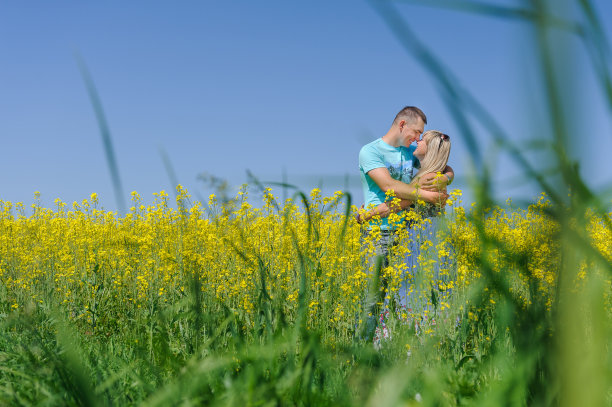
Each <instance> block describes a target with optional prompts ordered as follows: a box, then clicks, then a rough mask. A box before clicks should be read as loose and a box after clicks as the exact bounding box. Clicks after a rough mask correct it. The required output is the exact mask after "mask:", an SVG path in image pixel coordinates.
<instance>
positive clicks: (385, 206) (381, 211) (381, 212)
mask: <svg viewBox="0 0 612 407" xmlns="http://www.w3.org/2000/svg"><path fill="white" fill-rule="evenodd" d="M410 205H412V201H409V200H407V199H400V201H399V203H397V204H395V205H394V202H393V201H389V202H383V203H381V204H379V205H378V206H377V207H375V208H373V209H370V210H369V211H367V212H365V213H361V212H357V214H356V215H355V219H356V220H357V222H358V223H360V224H361V223H364V222H367V221H369V220H370V219H372V218H373V217H375V216H379V217H381V218H386V217H387V216H389V215H391V214H392V213H396V212H399V211H401V210H404V209H408V208H409V207H410Z"/></svg>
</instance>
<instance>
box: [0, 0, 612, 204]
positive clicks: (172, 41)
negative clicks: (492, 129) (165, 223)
mask: <svg viewBox="0 0 612 407" xmlns="http://www.w3.org/2000/svg"><path fill="white" fill-rule="evenodd" d="M490 3H491V4H497V5H503V4H505V5H523V3H524V2H521V1H509V0H508V1H490ZM594 3H595V6H596V9H597V11H598V12H599V15H600V16H602V18H601V19H602V22H603V23H604V24H606V27H605V29H606V30H607V34H608V38H612V23H611V22H610V19H609V18H605V17H603V16H611V15H612V3H611V2H610V1H609V0H597V1H595V2H594ZM395 8H396V9H397V12H398V14H399V15H400V16H401V17H402V19H404V21H406V22H407V23H408V24H409V26H410V28H411V30H413V32H414V33H415V34H416V36H417V37H418V38H419V39H420V40H421V41H423V42H424V43H425V44H426V45H427V47H428V48H429V49H430V50H431V51H432V52H433V53H434V54H435V55H436V56H437V57H438V58H440V59H442V60H443V61H444V62H445V63H446V64H447V65H448V66H449V67H450V68H451V69H452V71H453V72H454V74H455V75H456V78H457V80H458V81H459V82H460V83H461V85H462V86H463V88H465V89H468V90H469V91H470V92H471V93H472V94H473V95H474V96H475V97H477V98H478V99H479V100H480V101H481V102H482V103H483V105H485V106H486V107H487V108H488V109H489V110H490V112H491V113H492V115H493V116H494V117H495V118H496V119H497V120H498V121H499V122H500V123H501V125H502V126H503V127H504V128H505V129H506V131H507V132H508V134H509V135H510V136H511V137H512V139H513V140H515V141H517V142H519V143H523V142H524V145H525V146H526V145H527V144H528V143H527V142H528V140H531V139H534V138H536V137H538V135H539V134H541V132H542V131H543V130H542V128H544V129H545V127H546V125H545V124H544V123H540V121H539V119H540V118H541V115H542V112H541V111H540V110H538V107H537V100H538V98H539V95H540V93H539V91H538V87H539V86H540V82H539V80H538V78H537V76H536V75H535V74H534V72H535V65H534V59H533V58H532V57H531V54H530V49H532V42H533V40H532V37H531V35H530V33H531V32H530V29H529V26H528V25H527V24H525V23H522V22H517V21H509V20H500V19H492V18H488V17H483V16H476V15H470V14H466V13H461V12H457V11H451V10H441V9H438V8H431V7H424V6H419V5H414V4H411V3H410V2H397V3H396V4H395ZM0 37H1V38H2V39H3V40H2V41H1V42H0V55H1V56H0V137H1V138H2V141H3V148H2V152H1V156H2V159H1V160H0V199H3V200H9V201H13V202H15V201H23V202H24V203H26V204H29V203H31V202H33V195H34V191H40V192H41V194H42V200H43V203H44V204H46V205H51V204H52V202H53V200H54V199H55V198H58V197H59V198H61V199H62V200H64V201H65V202H69V203H71V202H73V201H75V200H77V201H80V200H82V199H84V198H87V197H88V196H89V195H90V194H91V193H92V192H97V193H98V194H99V196H100V198H101V201H102V204H103V206H104V207H105V208H108V209H116V203H115V197H114V194H113V187H112V183H111V177H110V174H109V170H108V166H107V164H106V159H105V156H104V149H103V146H102V141H101V137H100V132H99V129H98V125H97V122H96V119H95V115H94V112H93V110H92V106H91V103H90V100H89V98H88V94H87V91H86V88H85V86H84V83H83V79H82V77H81V75H80V73H79V69H78V65H77V63H76V59H75V56H74V54H75V52H78V53H79V54H80V55H81V56H82V58H83V59H84V60H85V61H86V63H87V65H88V67H89V70H90V72H91V75H92V76H93V78H94V81H95V84H96V87H97V89H98V92H99V95H100V98H101V100H102V104H103V106H104V111H105V113H106V118H107V120H108V124H109V127H110V130H111V136H112V140H113V143H114V149H115V154H116V156H117V161H118V166H119V171H120V174H121V180H122V184H123V190H124V193H125V195H126V196H129V193H130V192H131V191H134V190H135V191H138V192H139V193H140V194H141V195H142V196H143V197H144V198H145V200H147V201H151V200H152V194H153V193H154V192H158V191H160V190H162V189H163V190H166V191H169V190H170V188H171V185H170V181H169V179H168V175H167V172H166V170H165V167H164V164H163V161H162V158H161V155H160V148H162V149H164V150H165V151H166V153H167V155H168V157H169V158H170V161H171V162H172V164H173V166H174V170H175V172H176V176H177V178H178V181H179V182H180V183H182V184H183V185H184V186H186V187H187V189H188V190H190V191H191V192H193V193H196V192H197V193H199V194H200V195H201V196H204V197H206V196H208V194H209V193H211V192H212V190H210V188H207V187H206V186H205V185H204V183H202V182H201V181H198V179H197V176H198V174H200V173H204V172H205V173H208V174H214V175H215V176H217V177H221V178H225V179H227V180H228V181H229V183H230V184H231V185H232V186H238V185H240V184H241V183H243V182H246V181H247V176H246V171H247V170H250V171H251V172H252V173H254V174H255V175H256V176H258V177H259V178H260V179H262V180H264V181H267V180H269V181H280V180H281V179H282V174H283V172H284V173H285V174H286V178H287V180H288V181H289V182H290V183H296V184H298V185H299V186H300V187H301V188H304V189H305V190H309V189H310V188H313V187H316V186H318V185H319V184H320V183H322V186H323V188H324V191H326V192H331V191H334V190H337V189H345V187H347V186H348V190H349V192H351V193H352V194H353V195H354V201H356V202H358V203H360V202H362V201H363V197H362V193H361V189H360V186H359V181H358V163H357V156H358V152H359V149H360V147H361V146H362V145H363V144H365V143H367V142H369V141H371V140H373V139H375V138H377V137H380V136H382V135H383V134H384V133H385V132H386V131H387V130H388V128H389V125H390V123H391V120H392V119H393V117H394V115H395V113H396V112H397V111H398V110H399V109H401V108H402V107H403V106H405V105H416V106H419V107H421V108H422V109H423V110H424V111H425V113H426V114H427V116H428V119H429V124H428V126H427V127H426V128H428V129H438V130H442V131H444V132H447V133H449V134H450V135H451V136H452V137H453V138H452V140H453V147H452V152H451V160H450V164H451V165H452V166H453V167H454V168H455V171H456V172H457V175H458V176H459V179H458V180H457V182H456V183H455V184H454V185H453V186H454V187H458V188H462V189H464V190H465V191H466V194H467V195H468V196H469V194H470V186H469V184H468V183H467V182H466V181H465V180H462V179H461V178H462V176H464V175H466V174H468V173H469V168H470V165H469V156H470V154H469V151H468V147H467V145H466V143H465V142H464V140H463V139H462V135H461V133H460V132H459V131H458V128H457V126H456V125H455V123H454V122H453V120H452V117H451V116H450V114H449V112H448V110H447V108H446V107H445V105H444V102H443V100H442V98H441V97H440V94H439V92H438V87H437V86H436V80H435V78H434V77H432V74H431V72H428V71H427V70H426V69H425V68H424V67H423V65H422V64H420V63H419V61H417V60H416V59H415V57H414V56H413V55H411V54H409V53H407V52H406V50H405V49H404V48H403V47H402V45H401V43H400V41H398V38H397V37H396V36H394V34H393V33H392V31H391V30H390V28H389V26H388V25H387V24H386V22H385V21H384V20H383V19H382V18H381V16H380V15H379V14H377V12H376V11H375V10H374V9H373V8H372V7H371V6H370V5H369V3H368V2H366V1H357V0H350V1H349V0H336V1H329V0H328V1H321V0H314V1H301V2H298V1H261V2H252V1H246V0H241V1H225V2H218V1H182V2H162V1H147V2H144V1H132V2H119V1H105V2H82V1H79V2H77V1H65V0H59V1H54V2H42V1H39V2H35V1H30V2H8V1H6V2H1V3H0ZM584 61H586V54H585V53H584V52H583V51H581V50H580V49H578V50H577V52H576V53H575V54H574V56H573V64H572V69H573V71H572V72H573V75H574V77H575V78H577V79H576V81H575V82H576V84H575V86H576V88H577V89H578V90H577V94H579V95H580V97H581V98H580V99H579V102H577V103H578V105H579V106H577V117H578V118H579V119H577V120H578V121H579V123H580V126H579V127H580V128H579V129H577V131H576V134H574V135H572V140H576V151H575V154H576V158H577V159H579V160H580V161H581V163H583V166H582V167H581V168H582V171H583V173H584V174H585V175H586V176H587V177H588V179H589V180H590V182H591V184H592V185H593V186H595V187H597V188H601V187H603V186H610V180H611V178H612V177H611V174H612V170H610V166H609V164H607V163H606V161H607V160H608V156H609V154H610V152H611V151H612V123H611V120H610V115H609V113H608V112H609V111H606V110H605V107H604V103H603V98H602V97H601V95H600V93H599V92H598V88H597V86H596V82H595V80H594V77H593V73H592V69H591V68H590V67H589V66H588V65H587V64H586V63H584ZM608 62H610V61H608ZM544 131H545V130H544ZM478 143H479V145H480V146H481V149H482V150H483V151H484V152H485V153H486V156H487V160H488V161H490V162H492V163H494V164H495V165H494V170H495V174H496V175H495V191H496V194H497V196H498V197H499V198H500V199H505V197H507V196H513V197H515V198H521V197H523V198H530V197H533V196H535V194H536V192H537V191H536V190H537V188H533V187H529V186H525V185H524V184H523V183H522V182H516V183H514V182H510V181H509V180H515V178H516V175H517V174H519V171H518V169H517V168H516V167H515V166H513V165H512V163H511V161H510V160H509V159H508V157H506V156H505V155H504V154H501V153H499V152H498V151H497V150H496V148H495V147H494V144H493V142H492V140H491V137H490V135H489V134H487V132H486V131H485V130H484V129H479V132H478ZM525 148H526V147H525ZM533 157H534V160H536V162H537V156H533ZM277 193H278V195H280V190H277Z"/></svg>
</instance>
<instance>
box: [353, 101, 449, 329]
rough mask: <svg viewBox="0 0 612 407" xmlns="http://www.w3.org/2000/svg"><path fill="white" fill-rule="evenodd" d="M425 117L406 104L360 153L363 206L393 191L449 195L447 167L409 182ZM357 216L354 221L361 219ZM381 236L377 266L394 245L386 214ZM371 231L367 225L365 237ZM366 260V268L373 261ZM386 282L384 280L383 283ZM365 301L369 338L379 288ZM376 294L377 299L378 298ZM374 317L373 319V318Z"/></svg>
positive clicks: (431, 198) (435, 197)
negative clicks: (439, 176) (438, 175)
mask: <svg viewBox="0 0 612 407" xmlns="http://www.w3.org/2000/svg"><path fill="white" fill-rule="evenodd" d="M425 124H427V117H426V116H425V113H423V111H422V110H421V109H419V108H417V107H414V106H407V107H405V108H403V109H402V110H400V112H399V113H398V114H397V115H396V116H395V119H394V120H393V123H392V124H391V128H390V129H389V131H387V133H386V134H385V135H384V136H383V137H382V138H379V139H377V140H374V141H373V142H371V143H368V144H366V145H365V146H363V147H362V149H361V151H360V152H359V170H360V175H361V184H362V187H363V192H364V197H365V206H366V208H368V209H369V208H371V207H376V206H378V205H379V204H381V203H383V202H385V201H386V200H387V198H388V197H387V192H388V191H390V190H392V191H393V192H394V195H395V197H397V198H400V199H405V200H408V201H411V202H413V203H414V202H416V201H417V200H418V199H422V200H424V201H425V202H429V203H438V202H444V201H446V199H447V198H448V194H446V192H442V191H445V190H446V189H445V187H446V185H448V184H449V183H450V181H452V179H453V177H454V172H453V170H452V168H450V167H448V166H447V167H446V169H445V171H444V175H445V177H442V179H436V174H428V175H425V176H423V177H421V180H420V181H419V186H418V187H414V186H412V185H408V184H409V183H410V181H411V180H412V177H413V175H414V171H413V170H414V167H415V164H416V162H415V161H416V159H415V157H414V155H413V153H414V150H415V149H416V147H415V146H411V144H412V143H413V142H415V141H417V140H419V138H420V137H421V134H422V133H423V130H424V127H425ZM359 216H360V215H357V220H358V221H360V217H359ZM380 228H381V231H380V237H378V238H377V240H376V241H374V245H375V250H376V254H377V255H378V257H382V262H380V260H377V261H379V262H380V263H378V264H379V266H382V267H386V266H388V264H389V263H388V257H389V249H390V248H391V247H392V246H393V245H394V244H396V241H397V240H396V235H395V230H394V226H393V225H390V224H389V223H388V219H387V218H386V217H385V218H383V219H382V222H381V227H380ZM370 232H371V229H370V228H368V229H367V230H366V231H365V234H366V236H367V235H368V234H369V233H370ZM371 260H372V259H369V261H368V263H369V268H370V269H371V268H372V266H373V263H372V262H371ZM372 271H373V270H372ZM382 284H383V285H386V284H385V282H384V281H383V282H382ZM370 295H371V296H370V297H369V299H367V300H366V307H367V309H368V311H369V313H370V315H371V317H370V318H369V320H368V321H367V322H366V325H367V326H366V327H365V329H366V335H367V336H368V338H369V337H371V335H372V333H373V328H374V326H375V317H374V316H376V315H378V306H377V304H379V303H380V302H381V301H382V298H380V295H382V292H381V291H380V290H378V289H375V290H371V291H370ZM377 297H378V298H377ZM373 317H374V318H373Z"/></svg>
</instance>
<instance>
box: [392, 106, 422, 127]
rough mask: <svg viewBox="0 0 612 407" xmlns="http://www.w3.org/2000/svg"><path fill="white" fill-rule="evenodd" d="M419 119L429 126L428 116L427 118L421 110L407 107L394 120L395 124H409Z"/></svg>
mask: <svg viewBox="0 0 612 407" xmlns="http://www.w3.org/2000/svg"><path fill="white" fill-rule="evenodd" d="M419 117H420V118H421V120H423V123H425V124H427V116H425V113H423V111H422V110H421V109H419V108H418V107H414V106H406V107H405V108H403V109H402V110H400V111H399V113H398V114H397V115H396V116H395V119H393V124H396V123H397V122H399V121H400V120H406V121H407V122H409V123H412V122H415V121H416V120H417V119H418V118H419Z"/></svg>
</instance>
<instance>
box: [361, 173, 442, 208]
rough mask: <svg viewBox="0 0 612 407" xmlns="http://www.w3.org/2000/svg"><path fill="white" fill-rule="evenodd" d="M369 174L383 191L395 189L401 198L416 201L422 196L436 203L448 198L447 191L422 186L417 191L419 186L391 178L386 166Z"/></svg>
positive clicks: (396, 194)
mask: <svg viewBox="0 0 612 407" xmlns="http://www.w3.org/2000/svg"><path fill="white" fill-rule="evenodd" d="M367 175H368V176H369V177H370V178H372V181H374V182H375V183H376V185H378V187H379V188H380V189H381V190H382V191H383V192H387V191H389V190H393V192H395V196H397V197H398V198H400V199H406V200H408V201H411V202H416V201H417V200H418V199H419V198H420V199H422V200H424V201H425V202H429V203H434V204H435V203H443V202H445V201H446V199H447V198H448V194H447V193H446V192H440V191H437V190H436V191H427V190H424V189H421V188H419V190H418V191H417V188H415V187H414V186H412V185H408V184H406V183H403V182H401V181H398V180H396V179H393V178H391V174H389V170H388V169H387V168H386V167H380V168H374V169H373V170H370V171H368V174H367Z"/></svg>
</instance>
